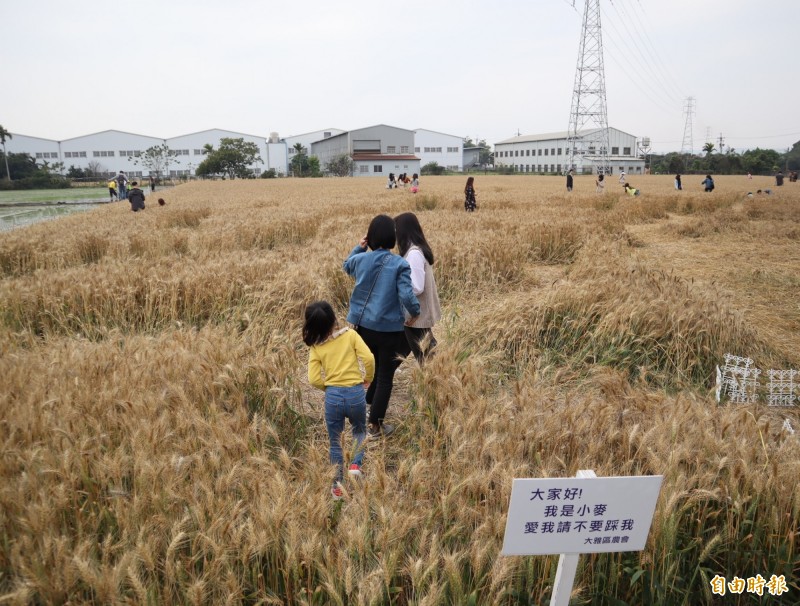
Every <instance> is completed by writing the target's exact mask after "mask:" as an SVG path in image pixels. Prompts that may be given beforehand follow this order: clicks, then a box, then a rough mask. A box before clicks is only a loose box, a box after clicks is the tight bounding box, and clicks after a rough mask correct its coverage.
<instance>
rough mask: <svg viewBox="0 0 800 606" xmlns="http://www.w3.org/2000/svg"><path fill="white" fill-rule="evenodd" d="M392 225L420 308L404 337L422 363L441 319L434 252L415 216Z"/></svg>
mask: <svg viewBox="0 0 800 606" xmlns="http://www.w3.org/2000/svg"><path fill="white" fill-rule="evenodd" d="M394 224H395V230H396V233H397V247H398V249H399V252H400V255H401V256H402V257H403V258H404V259H405V260H406V261H408V264H409V265H410V266H411V287H412V289H413V291H414V294H415V295H416V296H417V299H418V300H419V306H420V313H419V316H418V317H417V318H416V319H414V320H413V321H412V320H409V321H407V322H406V326H405V332H406V338H407V339H408V345H409V347H411V351H412V352H414V357H415V358H416V359H417V361H418V362H419V363H420V364H422V363H423V362H424V360H425V358H426V357H428V356H430V355H431V354H432V353H433V349H434V347H436V339H435V338H434V336H433V331H432V330H431V329H432V328H433V325H434V324H436V322H438V321H439V320H440V319H441V317H442V310H441V306H440V304H439V293H438V292H437V290H436V279H435V278H434V276H433V262H434V259H433V251H431V247H430V245H429V244H428V241H427V240H426V239H425V234H424V233H423V232H422V226H421V225H420V224H419V220H418V219H417V216H416V215H415V214H414V213H403V214H402V215H398V216H396V217H395V218H394Z"/></svg>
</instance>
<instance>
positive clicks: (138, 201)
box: [128, 181, 145, 212]
mask: <svg viewBox="0 0 800 606" xmlns="http://www.w3.org/2000/svg"><path fill="white" fill-rule="evenodd" d="M131 185H133V188H132V189H131V190H130V191H129V192H128V202H130V203H131V210H132V211H133V212H139V211H140V210H144V199H145V198H144V192H143V191H142V190H141V189H139V183H138V182H136V181H134V182H133V183H131Z"/></svg>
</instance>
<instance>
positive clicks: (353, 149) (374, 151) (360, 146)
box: [311, 124, 420, 177]
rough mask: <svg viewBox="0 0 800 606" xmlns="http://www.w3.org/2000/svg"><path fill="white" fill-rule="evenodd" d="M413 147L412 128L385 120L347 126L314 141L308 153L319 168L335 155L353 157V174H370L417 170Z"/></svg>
mask: <svg viewBox="0 0 800 606" xmlns="http://www.w3.org/2000/svg"><path fill="white" fill-rule="evenodd" d="M413 149H414V131H412V130H406V129H404V128H397V127H394V126H387V125H386V124H378V125H376V126H369V127H367V128H359V129H357V130H351V131H347V132H343V133H340V134H338V135H334V136H331V137H328V138H327V139H322V140H321V141H315V142H314V143H312V144H311V155H312V156H317V158H319V164H320V166H322V167H323V168H324V167H325V166H326V165H327V164H328V163H329V162H330V161H331V160H333V158H335V157H336V156H339V155H341V154H347V155H349V156H350V157H351V158H352V159H353V176H355V177H374V176H385V177H388V176H389V173H394V174H395V175H397V174H400V173H408V174H409V175H411V174H414V173H419V172H420V160H419V158H417V157H416V156H415V155H414V153H413V151H412V150H413Z"/></svg>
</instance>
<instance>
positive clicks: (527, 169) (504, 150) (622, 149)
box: [494, 128, 644, 175]
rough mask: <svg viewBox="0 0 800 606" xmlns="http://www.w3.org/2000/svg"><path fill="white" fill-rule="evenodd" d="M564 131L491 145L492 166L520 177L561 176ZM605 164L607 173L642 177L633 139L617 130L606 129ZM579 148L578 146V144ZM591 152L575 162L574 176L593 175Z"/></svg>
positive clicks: (587, 133)
mask: <svg viewBox="0 0 800 606" xmlns="http://www.w3.org/2000/svg"><path fill="white" fill-rule="evenodd" d="M594 132H595V131H583V132H581V133H579V135H580V136H584V137H589V136H590V135H591V134H593V133H594ZM567 135H568V133H567V132H566V131H564V132H559V133H548V134H542V135H522V136H519V137H512V138H511V139H505V140H504V141H500V142H498V143H495V146H494V163H495V166H498V167H500V166H508V167H513V168H514V170H515V171H517V172H521V173H539V174H562V173H565V172H566V171H567V163H568V161H569V159H568V157H567ZM608 144H609V147H610V148H611V149H610V150H609V152H610V153H609V164H610V166H611V173H612V174H613V173H621V172H623V171H624V172H625V173H627V174H629V175H641V174H643V173H644V158H640V157H639V155H638V153H637V152H638V148H637V145H636V136H634V135H631V134H628V133H626V132H623V131H621V130H618V129H616V128H609V129H608ZM578 145H579V146H580V142H579V143H578ZM595 151H596V150H595V148H594V147H592V146H590V147H588V148H587V149H586V150H585V153H586V155H585V156H584V157H580V156H579V157H576V158H575V172H576V173H578V174H581V173H587V174H590V173H592V172H594V163H593V162H592V159H591V158H592V156H593V155H594V154H595Z"/></svg>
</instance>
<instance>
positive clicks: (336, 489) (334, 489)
mask: <svg viewBox="0 0 800 606" xmlns="http://www.w3.org/2000/svg"><path fill="white" fill-rule="evenodd" d="M331 496H332V497H333V500H334V501H341V500H342V499H343V498H344V491H343V490H342V485H341V484H339V482H336V484H334V485H333V486H331Z"/></svg>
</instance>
